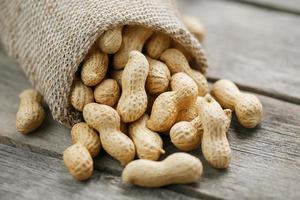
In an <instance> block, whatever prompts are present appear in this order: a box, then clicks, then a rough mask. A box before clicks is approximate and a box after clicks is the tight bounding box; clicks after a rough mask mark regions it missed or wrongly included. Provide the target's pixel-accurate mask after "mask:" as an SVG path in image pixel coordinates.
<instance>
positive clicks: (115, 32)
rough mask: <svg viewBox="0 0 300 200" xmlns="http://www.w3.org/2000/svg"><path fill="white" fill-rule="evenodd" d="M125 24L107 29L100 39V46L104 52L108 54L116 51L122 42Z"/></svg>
mask: <svg viewBox="0 0 300 200" xmlns="http://www.w3.org/2000/svg"><path fill="white" fill-rule="evenodd" d="M122 29H123V26H118V27H116V28H113V29H111V30H107V31H105V32H104V33H103V34H102V35H101V36H100V38H99V40H98V46H99V48H100V49H101V51H102V52H104V53H107V54H113V53H116V52H117V51H118V50H119V49H120V47H121V44H122Z"/></svg>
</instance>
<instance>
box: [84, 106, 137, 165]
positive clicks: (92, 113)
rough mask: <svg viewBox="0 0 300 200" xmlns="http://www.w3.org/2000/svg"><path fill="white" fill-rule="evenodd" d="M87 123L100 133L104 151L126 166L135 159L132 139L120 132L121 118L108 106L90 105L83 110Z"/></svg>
mask: <svg viewBox="0 0 300 200" xmlns="http://www.w3.org/2000/svg"><path fill="white" fill-rule="evenodd" d="M83 118H84V120H85V121H86V123H87V124H88V125H89V126H90V127H92V128H94V129H96V130H97V131H98V132H99V133H100V140H101V144H102V147H103V149H104V150H105V151H106V152H107V153H108V154H109V155H111V156H112V157H113V158H115V159H117V160H118V161H120V163H121V165H126V164H127V163H128V162H130V161H131V160H133V159H134V157H135V146H134V144H133V142H132V141H131V139H130V138H129V137H128V136H127V135H125V134H124V133H122V132H121V131H120V116H119V115H118V113H117V111H116V110H114V109H113V108H112V107H110V106H107V105H101V104H97V103H90V104H88V105H86V106H85V107H84V109H83Z"/></svg>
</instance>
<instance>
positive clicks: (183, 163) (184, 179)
mask: <svg viewBox="0 0 300 200" xmlns="http://www.w3.org/2000/svg"><path fill="white" fill-rule="evenodd" d="M202 172H203V166H202V163H201V161H200V160H199V159H198V158H196V157H194V156H192V155H190V154H187V153H174V154H172V155H170V156H168V157H167V158H166V159H165V160H163V161H152V160H145V159H139V160H135V161H132V162H130V163H129V164H128V165H127V166H126V167H125V168H124V170H123V173H122V179H123V181H124V182H125V183H130V184H134V185H139V186H143V187H161V186H165V185H169V184H184V183H192V182H196V181H198V180H199V179H200V177H201V175H202Z"/></svg>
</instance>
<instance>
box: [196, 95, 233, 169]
mask: <svg viewBox="0 0 300 200" xmlns="http://www.w3.org/2000/svg"><path fill="white" fill-rule="evenodd" d="M200 109H201V113H200V115H199V116H200V118H201V122H202V127H203V137H202V144H201V148H202V153H203V155H204V158H205V159H206V160H207V161H208V162H209V164H211V165H212V166H213V167H214V168H219V169H223V168H227V167H228V165H229V163H230V161H231V149H230V146H229V142H228V140H227V137H226V132H227V130H228V127H229V125H228V124H229V123H230V119H229V118H230V117H231V114H230V116H228V114H229V113H231V112H230V111H229V110H227V111H226V112H224V111H223V109H222V108H221V106H220V104H219V103H218V102H217V101H216V100H214V99H213V98H212V97H211V96H210V95H209V94H207V95H206V96H205V97H201V101H200ZM228 111H229V112H228Z"/></svg>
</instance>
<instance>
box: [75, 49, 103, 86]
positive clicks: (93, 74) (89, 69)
mask: <svg viewBox="0 0 300 200" xmlns="http://www.w3.org/2000/svg"><path fill="white" fill-rule="evenodd" d="M107 68H108V56H107V54H105V53H102V52H100V51H99V50H98V49H96V48H95V47H92V49H91V50H90V52H89V53H88V55H87V56H86V58H85V59H84V61H83V65H82V69H81V80H82V82H83V83H84V84H85V85H86V86H95V85H97V84H99V83H100V82H101V81H102V80H103V79H104V77H105V75H106V72H107Z"/></svg>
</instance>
